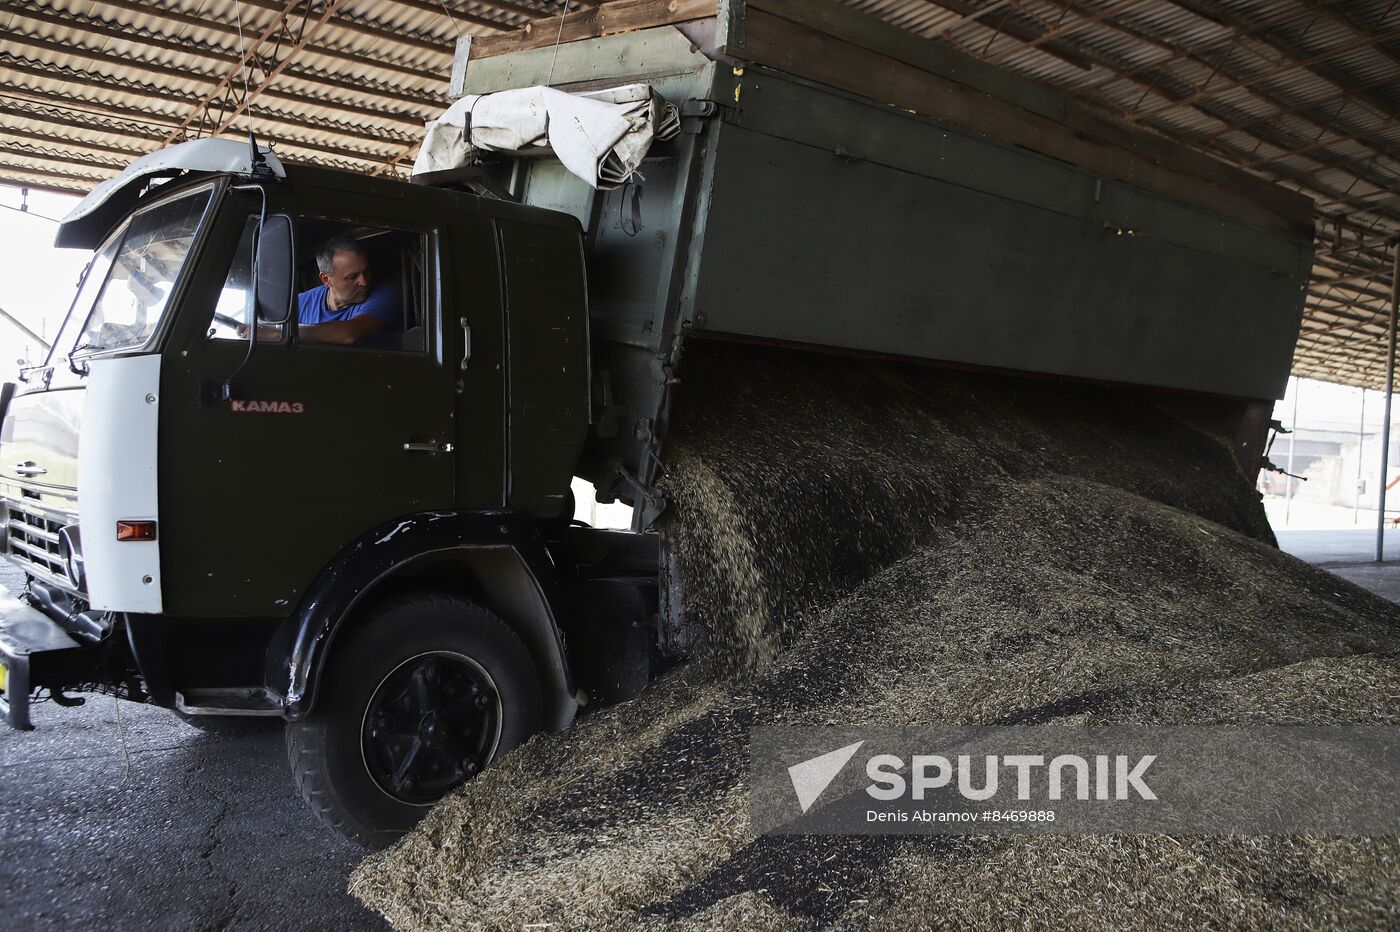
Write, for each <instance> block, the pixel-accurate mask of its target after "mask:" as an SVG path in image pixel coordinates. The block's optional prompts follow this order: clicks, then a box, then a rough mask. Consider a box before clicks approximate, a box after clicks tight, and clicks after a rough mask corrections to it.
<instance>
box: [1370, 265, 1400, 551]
mask: <svg viewBox="0 0 1400 932" xmlns="http://www.w3.org/2000/svg"><path fill="white" fill-rule="evenodd" d="M1390 248H1391V252H1392V253H1393V255H1392V261H1391V268H1390V337H1389V345H1388V346H1387V348H1386V354H1385V415H1384V419H1383V420H1382V423H1381V478H1380V483H1379V485H1380V487H1381V490H1380V493H1379V494H1380V502H1379V504H1378V505H1377V506H1376V509H1377V510H1376V562H1377V563H1380V562H1382V561H1383V560H1385V493H1386V492H1387V491H1389V490H1388V488H1387V486H1388V485H1389V482H1388V481H1387V479H1386V474H1387V472H1388V471H1389V469H1390V403H1391V401H1392V400H1393V398H1394V392H1395V319H1396V317H1397V315H1400V240H1396V241H1395V242H1393V243H1391V245H1390Z"/></svg>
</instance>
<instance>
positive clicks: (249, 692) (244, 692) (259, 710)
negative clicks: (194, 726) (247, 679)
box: [175, 687, 282, 716]
mask: <svg viewBox="0 0 1400 932" xmlns="http://www.w3.org/2000/svg"><path fill="white" fill-rule="evenodd" d="M175 708H177V709H179V710H180V711H181V712H183V713H185V714H186V715H246V716H257V715H281V714H282V699H281V697H280V696H277V695H274V694H273V693H271V692H269V691H268V690H266V689H263V688H262V687H256V688H254V687H238V688H234V689H187V690H185V691H183V692H178V693H176V694H175Z"/></svg>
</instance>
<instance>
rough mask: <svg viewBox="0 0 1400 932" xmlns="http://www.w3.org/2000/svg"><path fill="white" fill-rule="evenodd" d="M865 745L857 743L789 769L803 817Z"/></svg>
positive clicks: (860, 742) (862, 742)
mask: <svg viewBox="0 0 1400 932" xmlns="http://www.w3.org/2000/svg"><path fill="white" fill-rule="evenodd" d="M864 743H865V742H864V741H857V742H856V743H855V744H848V745H846V746H845V747H844V748H837V749H836V750H835V751H831V752H829V753H826V754H822V755H821V756H820V757H813V758H812V759H811V760H804V761H803V762H802V763H800V764H793V765H792V766H791V767H789V768H788V776H789V777H790V778H792V788H793V789H794V790H795V791H796V792H797V801H798V803H800V804H801V805H802V813H803V815H806V813H807V810H808V809H811V808H812V805H813V804H814V803H815V802H816V801H817V800H818V799H820V798H821V795H822V794H823V793H825V792H826V788H827V787H828V786H831V781H832V780H835V779H836V776H837V774H839V773H840V772H841V768H843V767H845V766H846V764H848V763H849V762H850V760H851V758H852V757H855V756H856V751H859V750H860V746H861V745H862V744H864Z"/></svg>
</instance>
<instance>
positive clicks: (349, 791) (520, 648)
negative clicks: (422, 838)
mask: <svg viewBox="0 0 1400 932" xmlns="http://www.w3.org/2000/svg"><path fill="white" fill-rule="evenodd" d="M540 708H541V696H540V684H539V677H538V676H537V675H536V673H535V666H534V663H533V662H532V661H531V659H530V654H529V652H528V651H527V650H526V649H525V645H524V644H522V643H521V641H520V638H519V637H518V636H517V635H516V634H515V632H514V631H512V630H511V629H510V627H509V626H508V625H506V623H505V622H503V621H502V620H501V619H500V618H498V617H496V615H494V614H492V613H491V612H490V611H488V610H486V609H485V608H482V607H481V606H479V605H476V604H474V603H472V602H469V601H467V600H465V599H462V598H460V597H457V596H452V595H438V594H433V595H415V596H407V597H401V598H398V599H395V600H393V601H391V602H388V603H385V604H384V605H382V606H380V607H379V608H378V609H376V610H374V611H373V612H372V613H371V614H370V616H369V617H367V618H364V619H363V623H361V624H357V625H356V627H355V630H353V631H352V632H351V633H350V634H349V635H347V639H346V640H345V642H344V643H343V644H341V645H337V649H336V650H334V651H333V652H332V654H331V656H330V658H329V660H328V667H327V669H326V671H325V674H324V678H323V680H322V684H321V691H320V696H319V698H318V699H317V701H316V708H315V711H314V712H312V714H311V715H309V716H308V717H307V718H306V719H304V720H302V721H300V722H293V723H291V724H289V725H288V726H287V755H288V758H289V759H290V761H291V765H292V773H293V775H294V777H295V779H296V782H297V785H298V787H299V788H300V789H301V793H302V797H303V798H304V799H305V800H306V802H307V804H308V805H310V806H311V808H312V810H313V811H314V812H315V813H316V814H317V815H318V816H319V817H320V818H321V820H322V821H323V822H326V823H327V824H328V825H329V826H330V827H331V828H333V829H335V830H336V831H337V832H340V833H341V834H342V835H345V836H346V837H348V838H352V839H354V840H356V841H359V842H361V843H363V844H366V845H369V846H371V847H382V846H384V845H387V844H389V843H390V842H392V841H394V839H396V838H397V837H398V836H400V835H402V834H403V833H404V832H406V831H408V830H409V829H411V828H413V826H414V825H416V824H417V823H418V821H419V820H420V819H422V818H423V816H424V815H426V814H427V812H428V810H429V809H431V808H432V806H433V804H435V803H436V802H437V801H438V800H440V799H441V798H442V797H443V796H445V795H447V793H449V792H450V791H451V790H453V789H455V788H456V787H458V786H461V785H462V784H463V783H465V782H466V781H467V780H469V779H471V778H472V777H473V776H475V775H476V774H477V773H479V772H480V771H481V770H482V768H484V767H486V766H487V765H488V764H490V763H491V762H492V761H493V760H496V759H497V758H499V757H501V756H502V755H504V754H505V753H507V752H508V751H511V750H512V749H514V748H516V747H517V746H519V745H520V744H522V743H524V742H525V740H526V739H528V738H529V737H530V736H531V735H533V734H534V733H535V732H537V731H538V730H539V729H540V720H541V712H540Z"/></svg>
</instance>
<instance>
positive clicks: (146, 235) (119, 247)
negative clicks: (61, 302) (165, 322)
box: [54, 188, 212, 357]
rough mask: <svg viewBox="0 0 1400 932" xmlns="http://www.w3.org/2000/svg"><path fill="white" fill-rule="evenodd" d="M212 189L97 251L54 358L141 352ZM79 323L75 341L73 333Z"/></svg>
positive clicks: (148, 217) (175, 203)
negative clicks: (136, 349)
mask: <svg viewBox="0 0 1400 932" xmlns="http://www.w3.org/2000/svg"><path fill="white" fill-rule="evenodd" d="M211 195H212V189H211V188H204V189H202V190H199V191H194V192H191V193H190V194H187V195H185V196H184V197H180V198H176V199H175V200H172V201H166V202H165V203H163V204H157V205H155V206H154V207H150V208H147V209H146V210H142V211H140V212H138V213H136V214H133V215H132V216H131V218H130V219H128V220H127V221H125V222H124V223H123V224H122V225H121V226H120V227H118V228H117V231H116V232H115V233H113V234H112V235H111V236H110V237H108V239H107V242H106V243H104V244H103V245H102V247H101V248H100V249H98V251H97V254H96V255H95V256H94V257H93V261H92V265H91V266H89V268H88V271H87V273H86V275H85V276H84V278H83V284H82V287H81V288H80V289H79V290H78V298H77V300H76V301H74V302H73V309H72V311H71V312H70V315H69V320H68V324H67V325H66V326H65V327H64V331H63V334H62V335H61V337H60V338H59V340H58V341H57V342H55V344H54V352H55V353H63V354H67V355H71V356H74V357H77V356H85V355H89V354H92V353H103V352H110V351H112V350H120V349H132V348H135V347H141V346H145V345H146V343H147V342H148V341H149V340H150V339H151V335H152V334H153V333H155V329H156V326H157V325H158V324H159V323H160V319H161V315H162V314H164V313H165V305H166V302H168V301H169V299H170V293H171V291H172V289H173V288H174V286H175V281H176V280H177V279H178V277H179V275H180V269H181V268H182V267H183V266H184V264H185V258H186V257H187V256H188V255H189V251H190V246H191V245H192V244H193V243H194V237H195V234H196V233H197V232H198V231H199V225H200V220H201V219H202V218H203V216H204V212H205V209H206V208H207V207H208V206H209V199H210V197H211ZM78 320H82V321H83V323H82V329H81V330H80V331H79V332H78V334H77V336H76V338H71V336H70V335H71V333H72V331H73V330H74V329H76V328H77V325H76V322H77V321H78Z"/></svg>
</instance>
